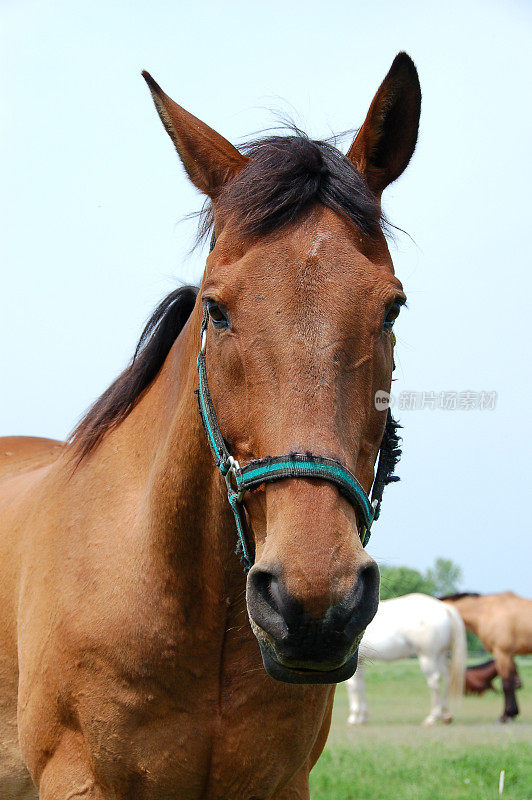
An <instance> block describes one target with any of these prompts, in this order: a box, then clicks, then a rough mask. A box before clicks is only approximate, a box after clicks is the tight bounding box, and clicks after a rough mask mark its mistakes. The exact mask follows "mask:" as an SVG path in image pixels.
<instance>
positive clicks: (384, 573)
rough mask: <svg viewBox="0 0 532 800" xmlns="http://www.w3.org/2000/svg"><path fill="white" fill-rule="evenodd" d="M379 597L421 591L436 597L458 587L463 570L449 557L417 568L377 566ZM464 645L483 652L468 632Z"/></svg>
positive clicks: (473, 650) (388, 597)
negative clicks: (378, 570) (423, 570)
mask: <svg viewBox="0 0 532 800" xmlns="http://www.w3.org/2000/svg"><path fill="white" fill-rule="evenodd" d="M380 573H381V600H389V599H390V598H391V597H400V596H401V595H403V594H411V593H412V592H421V593H422V594H430V595H433V596H434V597H439V596H441V595H446V594H454V593H455V592H459V591H460V584H461V582H462V570H461V568H460V567H459V566H458V564H455V563H454V561H452V560H451V559H450V558H437V559H436V560H435V562H434V565H433V566H432V567H430V568H429V569H427V570H426V572H424V573H423V572H419V570H417V569H412V567H387V566H385V565H381V566H380ZM467 645H468V649H469V651H470V652H478V653H484V652H485V650H484V647H483V646H482V643H481V642H480V641H479V639H478V638H477V637H476V636H475V635H474V634H473V633H469V632H468V634H467Z"/></svg>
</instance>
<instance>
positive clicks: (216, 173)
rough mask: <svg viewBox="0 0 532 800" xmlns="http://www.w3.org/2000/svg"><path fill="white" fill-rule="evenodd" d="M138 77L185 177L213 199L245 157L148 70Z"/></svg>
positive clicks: (244, 160)
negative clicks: (162, 85)
mask: <svg viewBox="0 0 532 800" xmlns="http://www.w3.org/2000/svg"><path fill="white" fill-rule="evenodd" d="M142 77H143V78H144V80H145V81H146V83H147V84H148V87H149V90H150V92H151V96H152V97H153V102H154V103H155V108H156V109H157V111H158V114H159V116H160V118H161V122H162V123H163V125H164V127H165V128H166V131H167V133H168V135H169V136H170V139H171V140H172V141H173V143H174V145H175V148H176V150H177V152H178V154H179V157H180V158H181V161H182V162H183V166H184V167H185V169H186V171H187V174H188V177H189V178H190V180H191V181H192V183H193V184H194V185H195V186H196V187H197V188H198V189H199V190H200V192H203V193H204V194H206V195H208V196H209V197H210V198H211V199H215V198H216V196H217V195H218V194H219V192H220V190H221V189H222V188H223V187H224V186H225V184H226V183H228V181H230V180H231V179H232V178H234V177H235V175H237V174H238V173H239V172H240V170H241V169H242V167H244V166H245V165H246V164H247V162H248V160H249V159H248V158H246V156H243V155H242V153H239V151H238V150H237V149H236V147H233V145H232V144H231V143H230V142H228V141H227V139H224V137H223V136H220V134H219V133H216V131H215V130H213V129H212V128H209V126H208V125H206V124H205V123H204V122H202V121H201V120H200V119H198V118H197V117H194V116H193V115H192V114H190V113H189V112H188V111H185V109H184V108H181V106H179V105H178V104H177V103H174V101H173V100H172V99H171V98H170V97H168V95H167V94H165V93H164V92H163V90H162V89H161V87H160V86H159V84H158V83H156V81H154V80H153V78H152V76H151V75H150V73H149V72H146V70H144V72H143V73H142Z"/></svg>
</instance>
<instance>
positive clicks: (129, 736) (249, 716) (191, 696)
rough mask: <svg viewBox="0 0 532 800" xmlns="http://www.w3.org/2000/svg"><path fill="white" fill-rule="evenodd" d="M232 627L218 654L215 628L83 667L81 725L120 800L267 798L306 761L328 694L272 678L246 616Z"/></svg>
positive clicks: (92, 755) (79, 694) (325, 689)
mask: <svg viewBox="0 0 532 800" xmlns="http://www.w3.org/2000/svg"><path fill="white" fill-rule="evenodd" d="M233 622H236V620H230V623H231V624H230V625H229V626H228V627H229V632H228V633H227V634H226V636H225V638H224V640H223V643H222V646H221V648H216V647H214V646H213V644H214V637H215V632H214V631H212V632H211V635H210V636H207V637H202V638H201V640H196V643H195V644H193V643H192V642H189V641H187V638H186V637H185V638H182V639H179V641H175V642H173V643H172V644H171V646H170V644H169V642H168V641H164V642H163V641H162V640H161V641H158V640H157V641H155V640H153V639H152V640H150V646H149V647H146V648H142V649H140V650H138V649H136V648H133V649H132V650H130V651H129V652H128V653H127V658H126V659H125V660H124V661H123V662H122V663H120V665H119V668H118V669H117V665H116V661H115V659H114V658H113V659H111V656H115V655H116V652H114V653H112V652H110V653H109V661H108V660H107V658H106V659H105V661H108V663H107V665H106V666H103V665H102V664H101V662H100V664H99V668H98V672H96V671H95V669H94V665H92V664H91V665H87V669H86V670H85V669H84V670H83V671H80V668H79V665H78V667H77V669H76V682H77V684H78V687H77V688H78V691H77V692H75V694H76V697H77V701H76V705H77V715H78V717H79V722H80V727H81V728H82V730H83V731H84V734H85V739H86V745H87V747H88V750H89V751H90V759H91V761H92V763H94V764H95V765H96V772H97V774H98V775H101V777H102V779H103V781H104V782H105V783H106V784H108V785H110V786H112V787H113V789H114V790H115V791H116V793H117V794H116V796H117V797H118V798H120V800H122V798H124V800H125V798H130V797H133V796H134V797H135V800H164V799H165V798H172V800H175V799H176V798H179V799H180V800H181V798H183V800H199V798H201V799H202V800H221V799H222V798H224V800H231V798H235V800H236V799H237V798H238V800H248V798H249V800H252V799H253V800H263V798H264V800H266V799H267V798H274V797H277V795H276V792H277V788H278V787H282V786H285V785H286V784H287V783H289V782H290V780H291V779H292V778H293V776H294V775H295V774H296V773H297V772H298V770H300V769H301V767H302V766H303V765H304V764H305V763H306V762H307V761H308V759H309V755H310V753H311V750H312V748H313V746H314V743H315V741H316V738H317V736H318V734H319V732H320V730H321V729H322V727H323V724H324V720H325V719H326V717H327V710H328V705H329V700H330V698H331V696H332V691H333V690H332V688H331V687H327V686H324V687H320V686H312V685H311V686H301V685H299V686H298V685H289V684H283V683H279V682H277V681H274V680H273V679H272V678H270V677H269V676H268V675H267V673H266V672H265V670H264V668H263V665H262V661H261V657H260V652H259V648H258V645H257V643H256V640H255V638H254V637H253V634H252V632H251V630H250V629H248V626H249V623H248V622H247V617H245V618H244V617H243V616H242V614H239V615H238V622H239V624H238V625H236V624H235V625H233ZM140 638H141V639H142V637H140ZM130 641H131V640H130ZM131 646H132V645H130V647H131ZM122 652H125V651H124V650H123V651H122ZM133 662H134V663H135V668H134V669H132V663H133ZM88 687H91V688H90V691H88ZM80 698H81V701H80ZM132 786H133V787H134V791H133V790H132V789H131V787H132ZM115 787H116V788H115ZM132 791H133V794H131V792H132ZM293 796H294V797H296V796H298V795H296V794H294V795H293ZM302 796H305V795H304V794H303V795H302Z"/></svg>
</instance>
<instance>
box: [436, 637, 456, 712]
mask: <svg viewBox="0 0 532 800" xmlns="http://www.w3.org/2000/svg"><path fill="white" fill-rule="evenodd" d="M438 668H439V671H440V675H441V720H442V722H445V724H446V725H448V724H449V723H450V722H452V721H453V718H452V715H451V712H450V710H449V689H450V686H451V679H450V674H449V662H448V661H447V651H445V652H443V653H440V656H439V658H438Z"/></svg>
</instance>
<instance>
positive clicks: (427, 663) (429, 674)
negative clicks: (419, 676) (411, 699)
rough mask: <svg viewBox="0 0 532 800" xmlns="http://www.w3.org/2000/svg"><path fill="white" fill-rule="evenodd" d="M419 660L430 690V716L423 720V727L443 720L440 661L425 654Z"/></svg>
mask: <svg viewBox="0 0 532 800" xmlns="http://www.w3.org/2000/svg"><path fill="white" fill-rule="evenodd" d="M418 659H419V666H420V667H421V670H422V672H423V673H424V675H425V678H426V679H427V683H428V686H429V689H430V714H429V715H428V717H426V718H425V719H424V720H423V725H434V723H435V722H437V720H439V719H442V718H443V712H442V703H441V694H440V681H441V673H440V669H439V665H438V660H437V659H436V658H433V657H432V656H427V655H425V654H424V653H421V654H418Z"/></svg>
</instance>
